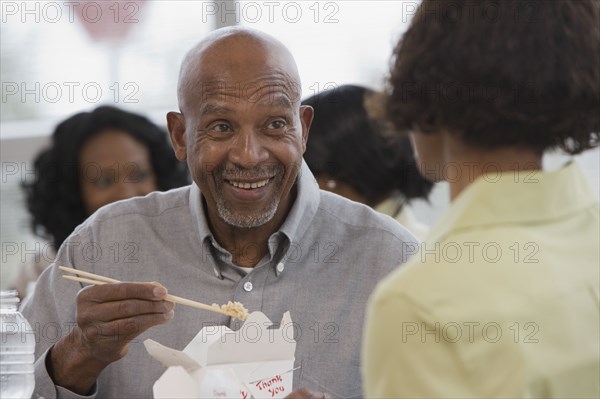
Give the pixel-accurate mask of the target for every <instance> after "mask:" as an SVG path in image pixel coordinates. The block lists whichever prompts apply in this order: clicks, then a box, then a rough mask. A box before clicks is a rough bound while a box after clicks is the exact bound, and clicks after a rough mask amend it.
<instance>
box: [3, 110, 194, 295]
mask: <svg viewBox="0 0 600 399" xmlns="http://www.w3.org/2000/svg"><path fill="white" fill-rule="evenodd" d="M34 168H35V180H34V181H32V182H28V183H25V184H24V185H23V188H24V190H25V195H26V200H27V209H28V210H29V213H30V214H31V218H32V219H31V226H32V229H33V233H34V234H35V235H37V236H39V237H42V238H44V239H47V240H48V241H49V247H47V248H46V249H47V250H44V251H43V253H41V254H40V256H38V257H36V259H35V262H29V263H26V264H23V265H22V266H21V269H20V270H19V273H18V275H17V278H16V280H15V281H14V283H13V287H14V288H15V289H17V290H18V291H19V295H20V296H21V298H22V297H24V296H25V294H26V293H27V292H28V291H29V288H31V287H29V288H28V285H30V283H32V282H35V280H36V279H37V277H38V276H39V275H40V274H41V272H42V271H43V270H44V269H45V268H46V267H47V266H48V265H49V264H50V263H52V261H53V259H54V256H55V254H56V250H57V249H58V248H59V247H60V245H61V244H62V243H63V241H64V240H65V239H66V238H67V237H68V236H69V235H70V234H71V232H72V231H73V230H74V229H75V227H77V226H78V225H79V224H80V223H82V222H83V221H84V220H85V219H86V218H87V217H88V216H90V215H91V214H92V213H94V212H95V211H96V210H97V209H99V208H100V207H102V206H104V205H107V204H110V203H112V202H115V201H118V200H122V199H127V198H131V197H134V196H143V195H146V194H148V193H150V192H152V191H156V190H161V191H164V190H169V189H171V188H176V187H181V186H184V185H187V184H188V183H189V178H188V172H187V167H186V166H185V164H184V163H181V162H179V161H178V160H177V159H176V158H175V154H174V152H173V150H172V148H171V145H170V143H169V139H168V135H167V133H166V131H164V130H163V129H161V128H159V127H158V126H156V125H155V124H153V123H152V122H150V121H149V120H148V119H147V118H145V117H143V116H141V115H137V114H134V113H130V112H126V111H123V110H120V109H118V108H115V107H110V106H101V107H98V108H96V109H95V110H93V111H92V112H81V113H78V114H76V115H74V116H72V117H70V118H68V119H66V120H64V121H63V122H61V123H60V124H59V125H58V126H57V127H56V130H55V131H54V133H53V135H52V139H51V144H50V147H48V148H47V149H45V150H43V151H42V152H40V153H39V154H38V155H37V157H36V158H35V161H34Z"/></svg>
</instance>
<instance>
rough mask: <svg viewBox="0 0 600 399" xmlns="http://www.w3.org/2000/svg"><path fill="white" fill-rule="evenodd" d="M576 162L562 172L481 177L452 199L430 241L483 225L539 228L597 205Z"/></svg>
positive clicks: (509, 173) (505, 173)
mask: <svg viewBox="0 0 600 399" xmlns="http://www.w3.org/2000/svg"><path fill="white" fill-rule="evenodd" d="M597 202H598V201H597V200H596V198H595V196H594V195H593V193H592V191H591V188H590V187H589V185H588V183H587V181H586V178H585V176H584V175H583V174H582V172H581V170H580V169H579V167H578V166H577V164H576V163H574V162H572V163H569V164H567V165H565V166H564V167H563V168H561V169H560V170H558V171H552V172H544V171H541V170H537V171H521V172H517V171H514V172H513V171H508V172H504V173H503V174H502V175H500V176H497V177H492V176H488V177H486V178H484V177H479V178H478V179H477V180H476V181H475V182H473V183H472V184H471V185H469V186H468V187H467V188H466V189H465V190H464V191H463V192H461V193H460V194H459V196H458V197H457V198H456V199H455V200H454V201H453V203H452V204H451V206H450V208H449V209H448V210H447V211H446V212H445V213H444V215H443V216H442V218H441V219H440V221H439V222H438V223H437V224H436V226H435V227H434V228H432V229H431V234H430V235H429V236H428V237H427V240H426V241H431V242H436V241H441V240H443V239H444V238H445V237H446V236H447V235H448V234H450V233H452V232H456V231H458V230H463V229H470V228H476V227H483V226H497V225H515V224H535V223H543V222H545V221H548V220H551V219H557V218H561V217H565V216H567V215H569V214H572V213H574V212H577V211H580V210H582V209H585V208H588V207H590V206H593V205H595V204H597Z"/></svg>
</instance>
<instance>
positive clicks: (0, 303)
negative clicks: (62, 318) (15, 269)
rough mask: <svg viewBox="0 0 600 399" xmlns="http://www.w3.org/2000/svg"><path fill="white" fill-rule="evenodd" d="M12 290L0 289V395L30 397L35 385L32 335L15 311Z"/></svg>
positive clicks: (16, 304) (16, 310)
mask: <svg viewBox="0 0 600 399" xmlns="http://www.w3.org/2000/svg"><path fill="white" fill-rule="evenodd" d="M18 304H19V298H18V297H17V292H16V291H1V292H0V331H1V333H2V336H1V340H0V398H2V399H5V398H6V399H8V398H11V399H12V398H30V397H31V394H32V393H33V389H34V387H35V379H34V374H33V362H34V352H35V336H34V335H33V331H32V329H31V326H30V325H29V323H28V322H27V320H26V319H25V317H23V315H22V314H21V313H20V312H19V311H18V309H17V306H18Z"/></svg>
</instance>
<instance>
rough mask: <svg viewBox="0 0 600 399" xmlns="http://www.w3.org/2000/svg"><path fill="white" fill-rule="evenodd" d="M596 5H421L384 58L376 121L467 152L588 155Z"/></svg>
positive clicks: (598, 17) (599, 125) (509, 0)
mask: <svg viewBox="0 0 600 399" xmlns="http://www.w3.org/2000/svg"><path fill="white" fill-rule="evenodd" d="M599 4H600V3H599V2H598V1H597V0H592V1H590V0H581V1H580V0H578V1H517V0H506V1H495V0H481V1H464V0H452V1H450V0H435V1H434V0H423V2H422V3H421V5H420V7H419V9H418V11H417V13H416V14H415V16H414V18H413V20H412V22H411V25H410V27H409V29H408V30H407V31H406V33H405V34H404V36H403V37H402V39H401V40H400V42H399V43H398V45H397V46H396V48H395V50H394V57H393V60H392V67H391V76H390V79H389V86H390V89H389V90H388V91H389V93H388V96H387V101H386V103H387V105H386V112H387V114H388V115H389V118H390V119H391V121H392V122H393V124H394V125H395V127H396V128H397V129H400V130H402V131H410V130H413V131H419V132H423V133H427V132H432V131H436V130H440V129H444V130H446V131H448V132H450V133H452V134H456V135H459V137H460V138H461V139H462V140H463V141H464V142H465V143H468V144H470V145H472V146H475V147H477V148H483V149H492V148H498V147H508V146H517V147H523V148H528V149H531V150H534V151H536V152H538V153H542V152H544V151H545V150H547V149H552V148H561V149H563V150H564V151H566V152H567V153H570V154H577V153H580V152H581V151H583V150H586V149H589V148H593V147H596V146H598V143H599V132H600V23H599V21H600V6H599Z"/></svg>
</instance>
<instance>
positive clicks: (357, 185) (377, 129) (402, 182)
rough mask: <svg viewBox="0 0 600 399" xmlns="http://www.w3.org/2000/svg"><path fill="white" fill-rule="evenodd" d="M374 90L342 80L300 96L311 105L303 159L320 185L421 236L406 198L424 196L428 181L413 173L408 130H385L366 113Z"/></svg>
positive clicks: (423, 228) (424, 229)
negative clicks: (312, 113)
mask: <svg viewBox="0 0 600 399" xmlns="http://www.w3.org/2000/svg"><path fill="white" fill-rule="evenodd" d="M375 95H376V93H375V92H373V91H372V90H369V89H367V88H365V87H361V86H353V85H343V86H340V87H337V88H334V89H331V90H327V91H324V92H321V93H319V94H316V95H314V96H312V97H310V98H307V99H306V100H304V101H303V102H302V103H303V104H304V105H310V106H311V107H313V108H314V110H315V116H314V119H313V124H312V126H311V129H310V140H308V142H307V146H306V152H305V154H304V159H305V160H306V163H307V164H308V166H309V168H310V169H311V171H312V172H313V173H314V174H315V177H316V179H317V182H318V183H319V186H320V187H321V189H323V190H327V191H331V192H334V193H336V194H339V195H341V196H343V197H346V198H349V199H351V200H353V201H357V202H360V203H363V204H366V205H368V206H370V207H372V208H374V209H375V210H376V211H379V212H381V213H384V214H386V215H388V216H391V217H393V218H394V219H396V220H397V221H398V222H400V224H402V225H403V226H404V227H406V228H407V229H408V230H409V231H410V232H411V233H413V235H414V236H415V237H417V238H418V239H419V240H423V239H424V238H425V234H426V232H427V226H426V225H424V224H423V223H420V222H419V221H418V220H417V219H416V218H415V216H414V215H413V213H412V211H411V210H410V206H409V203H410V201H412V200H414V199H419V198H420V199H425V200H426V199H427V196H428V195H429V192H430V191H431V188H432V186H433V183H431V182H429V181H427V180H426V179H424V178H423V177H422V176H421V175H420V174H419V170H418V169H417V165H416V162H415V157H414V154H413V150H412V147H411V145H410V141H409V139H408V136H406V135H405V136H400V135H391V134H390V132H389V126H388V124H387V122H386V121H384V120H383V119H379V118H377V117H371V116H370V113H369V112H368V108H369V106H368V104H369V101H370V99H371V97H373V98H374V96H375Z"/></svg>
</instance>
